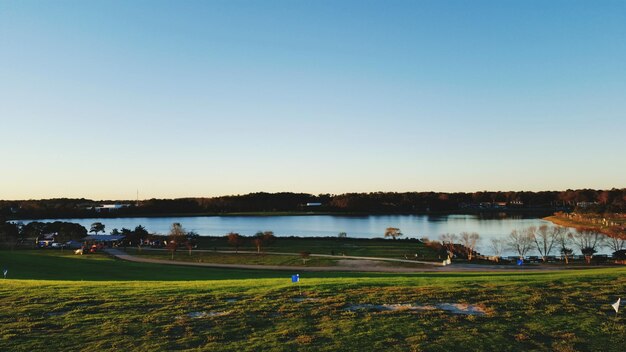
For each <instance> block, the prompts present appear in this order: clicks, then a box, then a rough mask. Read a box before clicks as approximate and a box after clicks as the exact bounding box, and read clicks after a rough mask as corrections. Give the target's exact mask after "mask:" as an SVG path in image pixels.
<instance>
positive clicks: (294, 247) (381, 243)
mask: <svg viewBox="0 0 626 352" xmlns="http://www.w3.org/2000/svg"><path fill="white" fill-rule="evenodd" d="M198 248H199V249H216V250H227V251H232V250H234V247H232V246H230V245H229V244H228V241H227V240H226V239H225V238H223V237H200V238H199V239H198ZM240 250H246V251H256V247H254V245H253V244H252V243H251V242H250V241H247V242H246V244H245V245H244V246H242V247H241V248H240ZM263 251H267V252H292V253H300V252H303V251H308V252H311V253H314V254H332V253H334V254H335V255H338V256H339V255H341V254H345V255H349V256H364V257H386V258H398V259H402V258H404V256H405V255H406V256H408V257H412V258H414V257H415V254H417V255H418V259H420V260H430V261H440V260H441V259H440V258H439V257H438V256H437V253H436V252H435V251H434V250H433V249H432V248H429V247H426V246H425V245H424V244H423V243H422V242H420V241H417V240H405V239H398V240H391V239H358V238H345V239H338V238H316V237H309V238H306V237H301V238H298V237H295V238H290V237H278V238H277V239H276V241H275V242H274V243H272V244H271V245H269V246H266V247H263Z"/></svg>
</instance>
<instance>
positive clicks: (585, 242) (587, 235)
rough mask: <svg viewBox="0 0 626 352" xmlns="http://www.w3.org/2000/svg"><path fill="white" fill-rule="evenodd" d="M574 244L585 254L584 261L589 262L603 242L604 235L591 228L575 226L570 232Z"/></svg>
mask: <svg viewBox="0 0 626 352" xmlns="http://www.w3.org/2000/svg"><path fill="white" fill-rule="evenodd" d="M572 241H573V243H574V245H575V246H576V247H577V248H578V249H579V250H580V252H581V253H582V254H583V255H584V256H585V262H587V264H589V263H591V258H592V257H593V255H594V254H595V253H596V252H597V251H598V248H599V247H601V246H602V243H603V242H604V235H603V234H601V233H600V232H598V231H597V230H595V229H592V228H577V229H576V232H574V233H573V234H572Z"/></svg>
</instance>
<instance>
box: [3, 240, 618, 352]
mask: <svg viewBox="0 0 626 352" xmlns="http://www.w3.org/2000/svg"><path fill="white" fill-rule="evenodd" d="M58 254H59V253H54V252H0V261H2V264H3V265H7V266H9V267H10V268H11V269H10V270H11V272H10V274H9V276H11V273H13V274H15V275H19V273H20V272H22V275H24V277H22V278H20V277H17V276H14V277H12V278H11V279H7V280H3V281H2V282H0V350H2V351H34V350H38V351H39V350H53V351H67V350H92V351H93V350H111V351H113V350H124V351H133V350H134V351H146V350H155V351H172V350H192V351H196V350H216V351H217V350H219V351H223V350H231V351H235V350H237V351H239V350H305V351H307V350H310V351H313V350H323V351H336V350H347V351H365V350H398V351H405V350H426V351H450V350H465V351H479V350H480V351H503V350H504V351H529V350H539V351H554V350H556V351H575V350H584V351H587V350H595V351H623V346H624V344H625V343H626V329H625V328H624V322H625V321H626V320H625V319H624V318H623V314H622V313H620V315H618V316H617V319H615V318H614V316H615V314H614V312H613V310H612V308H611V307H610V305H609V304H610V303H613V302H614V301H615V300H616V298H617V296H618V295H620V294H624V293H625V292H626V270H625V269H619V268H618V269H593V270H577V271H565V272H550V273H532V274H525V275H524V274H509V273H506V274H479V273H474V274H465V273H463V274H461V273H446V274H443V273H441V274H438V273H433V274H411V275H398V274H367V273H364V274H342V273H319V274H318V273H310V274H309V273H307V274H305V275H303V276H302V282H301V284H300V288H301V290H302V294H300V291H299V288H298V286H297V285H295V284H292V283H290V282H289V277H288V275H286V274H285V273H284V272H266V271H261V272H259V271H223V270H215V269H205V268H185V267H174V266H172V267H168V266H163V265H160V266H159V265H147V264H142V265H140V264H136V263H126V262H121V261H115V260H112V259H109V258H106V257H100V256H83V257H82V258H78V257H76V258H78V259H75V258H72V257H66V256H59V255H58ZM22 256H23V257H30V260H29V261H27V262H24V261H22V262H20V258H22ZM29 263H32V265H31V264H29ZM55 263H56V264H55ZM17 265H20V266H17ZM41 265H44V266H46V267H47V268H42V267H41ZM54 265H56V267H53V266H54ZM56 269H59V270H61V271H63V273H53V272H52V271H53V270H56ZM38 272H41V274H40V277H39V278H38V279H45V280H26V278H30V279H33V278H35V276H37V273H38ZM92 274H93V275H92ZM176 276H179V278H180V280H181V281H168V280H174V279H175V277H176ZM79 277H93V280H95V281H75V280H89V278H79ZM226 277H230V278H231V279H225V278H226ZM50 279H53V280H50ZM442 303H466V304H470V305H475V306H477V307H479V308H480V309H481V310H482V311H484V312H485V313H486V314H484V315H464V314H453V313H451V312H447V311H445V310H442V309H431V310H412V309H399V310H387V309H381V308H380V306H379V305H383V304H405V305H408V304H413V305H416V306H417V305H437V304H442ZM405 307H408V306H405Z"/></svg>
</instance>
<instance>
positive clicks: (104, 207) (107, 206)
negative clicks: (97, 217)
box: [94, 204, 130, 213]
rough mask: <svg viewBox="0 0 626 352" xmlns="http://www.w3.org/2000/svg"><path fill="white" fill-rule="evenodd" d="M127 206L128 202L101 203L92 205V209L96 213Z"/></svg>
mask: <svg viewBox="0 0 626 352" xmlns="http://www.w3.org/2000/svg"><path fill="white" fill-rule="evenodd" d="M129 206H130V204H103V205H99V206H97V207H94V209H95V210H96V212H98V213H109V212H112V211H117V210H120V209H122V208H128V207H129Z"/></svg>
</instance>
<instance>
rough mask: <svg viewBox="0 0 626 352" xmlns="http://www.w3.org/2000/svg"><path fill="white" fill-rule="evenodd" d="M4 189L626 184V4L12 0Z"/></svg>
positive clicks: (5, 52)
mask: <svg viewBox="0 0 626 352" xmlns="http://www.w3.org/2000/svg"><path fill="white" fill-rule="evenodd" d="M0 147H1V148H2V151H3V162H2V167H1V168H0V199H38V198H52V197H85V198H92V199H134V198H135V196H136V192H137V190H138V191H139V197H140V198H142V199H145V198H176V197H187V196H198V197H201V196H218V195H226V194H243V193H249V192H257V191H267V192H279V191H291V192H306V193H313V194H318V193H334V194H338V193H346V192H374V191H398V192H403V191H442V192H455V191H467V192H471V191H477V190H530V191H538V190H565V189H568V188H603V189H606V188H613V187H617V188H623V187H626V153H625V152H626V1H573V0H562V1H558V0H553V1H543V0H541V1H538V0H537V1H533V0H529V1H521V0H520V1H508V0H502V1H441V0H433V1H393V0H392V1H340V0H333V1H324V0H321V1H237V0H228V1H226V0H223V1H173V0H172V1H155V0H150V1H148V0H145V1H138V0H136V1H118V0H113V1H79V0H76V1H63V0H60V1H11V0H9V1H6V0H5V1H0Z"/></svg>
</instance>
